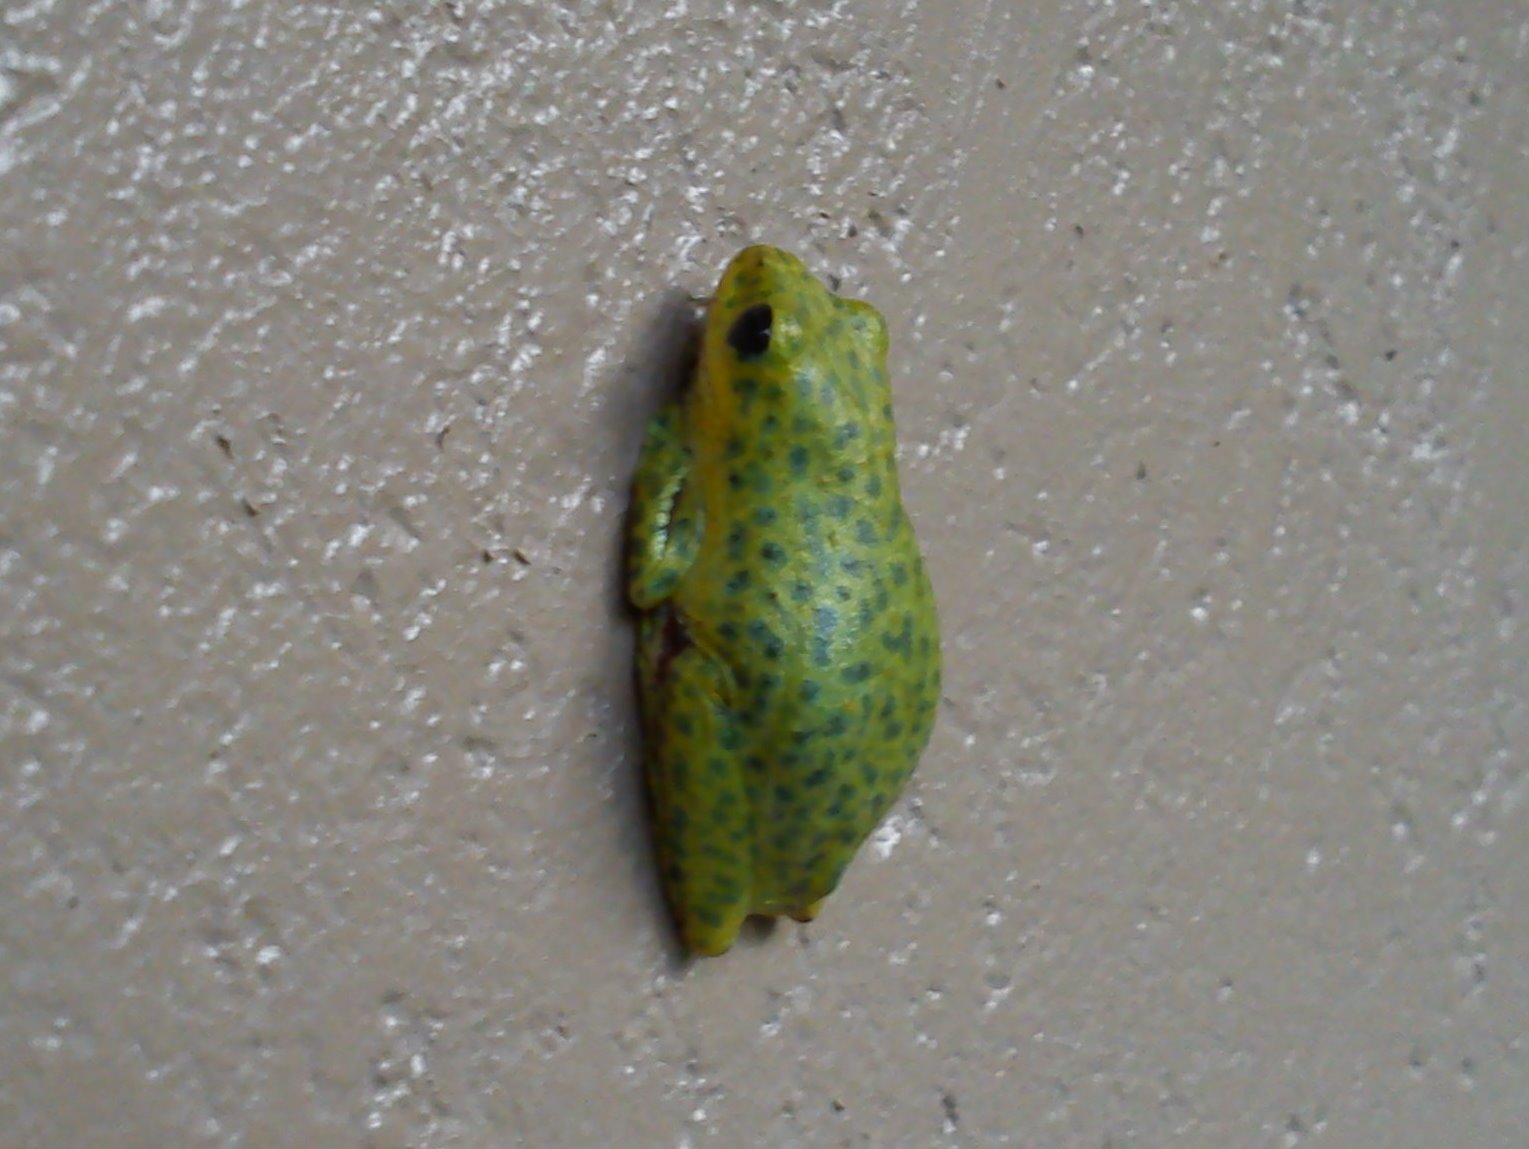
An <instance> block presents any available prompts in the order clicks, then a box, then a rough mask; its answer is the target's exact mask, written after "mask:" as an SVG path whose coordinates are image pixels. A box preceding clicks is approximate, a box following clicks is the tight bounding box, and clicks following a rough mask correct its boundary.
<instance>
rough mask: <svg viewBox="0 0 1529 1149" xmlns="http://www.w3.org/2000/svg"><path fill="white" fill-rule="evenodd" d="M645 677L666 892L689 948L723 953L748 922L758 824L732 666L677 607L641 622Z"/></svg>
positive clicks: (656, 831) (656, 834) (651, 783)
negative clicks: (734, 704)
mask: <svg viewBox="0 0 1529 1149" xmlns="http://www.w3.org/2000/svg"><path fill="white" fill-rule="evenodd" d="M640 643H641V649H640V661H639V677H638V681H639V684H640V686H641V689H642V709H643V718H644V725H645V726H646V734H647V753H646V757H647V777H648V793H649V798H650V804H651V808H652V814H653V839H654V845H655V847H656V851H657V854H658V863H659V871H660V873H661V874H662V875H663V883H664V892H665V894H666V895H667V897H668V900H669V905H670V908H671V909H672V910H673V912H674V916H675V919H676V922H677V924H678V926H679V931H680V936H681V937H682V938H683V939H684V942H685V945H686V946H687V947H688V948H689V949H690V950H691V951H692V952H694V953H697V954H702V955H704V956H713V955H716V954H720V953H724V952H726V951H727V949H728V948H729V947H731V946H732V944H733V941H734V939H735V938H737V936H738V930H739V927H740V926H742V924H743V920H744V918H746V917H747V916H748V913H749V906H750V903H751V901H752V898H753V885H754V820H753V814H752V812H751V807H750V805H749V795H748V789H747V783H746V780H745V778H744V769H745V768H744V765H743V753H742V751H741V748H740V732H739V730H738V724H737V720H736V718H735V716H734V714H733V712H732V708H731V705H730V702H729V696H730V694H731V688H730V677H729V675H728V673H727V670H726V667H725V666H724V665H723V664H722V663H721V662H720V661H718V660H716V659H715V658H714V657H713V656H711V655H709V654H708V653H707V652H706V651H704V650H702V649H701V648H700V647H699V646H696V645H695V644H694V643H693V642H691V641H690V639H689V636H688V635H687V634H686V633H685V631H684V625H683V621H682V620H681V619H680V617H679V614H678V612H677V611H676V610H675V609H674V607H673V606H671V605H667V604H666V605H662V606H660V607H659V608H658V609H657V610H655V611H652V612H650V613H648V614H645V615H644V616H643V618H642V631H641V636H640Z"/></svg>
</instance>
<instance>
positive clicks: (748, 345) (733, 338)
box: [727, 303, 775, 359]
mask: <svg viewBox="0 0 1529 1149" xmlns="http://www.w3.org/2000/svg"><path fill="white" fill-rule="evenodd" d="M774 322H775V309H774V308H772V307H771V306H770V305H769V304H768V303H756V304H754V306H753V307H750V308H749V309H748V310H747V311H745V312H743V313H742V314H741V315H739V316H738V318H737V319H735V320H733V325H732V327H730V328H728V332H727V343H728V346H729V347H731V348H732V349H733V350H734V351H736V352H738V358H739V359H758V358H759V357H760V356H761V355H763V354H764V353H765V352H766V351H768V350H769V349H770V326H771V324H773V323H774Z"/></svg>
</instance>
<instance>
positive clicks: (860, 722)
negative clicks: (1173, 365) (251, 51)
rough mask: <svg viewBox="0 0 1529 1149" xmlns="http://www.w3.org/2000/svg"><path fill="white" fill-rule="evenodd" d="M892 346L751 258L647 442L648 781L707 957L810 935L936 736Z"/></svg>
mask: <svg viewBox="0 0 1529 1149" xmlns="http://www.w3.org/2000/svg"><path fill="white" fill-rule="evenodd" d="M886 353H887V330H886V322H885V321H884V320H883V319H882V317H881V315H880V313H879V312H877V310H876V309H875V308H874V307H872V306H870V305H869V304H867V303H861V302H859V301H855V300H848V299H841V298H839V297H838V296H837V295H834V294H833V293H832V292H831V291H829V290H828V289H827V288H826V287H824V286H823V285H822V284H821V283H819V282H818V280H817V279H815V278H814V277H813V276H812V274H811V273H810V272H809V271H808V270H807V268H806V267H805V266H804V265H803V264H802V262H801V260H799V259H797V258H796V257H795V256H793V255H789V254H787V253H786V252H784V251H779V250H777V249H775V248H773V247H763V246H761V247H750V248H746V249H745V250H744V251H742V252H740V253H739V254H738V255H737V256H736V257H734V259H733V261H732V263H730V264H729V265H728V267H727V270H726V271H725V272H724V273H723V275H722V281H721V283H720V284H719V285H718V287H717V293H716V295H715V297H714V298H713V299H712V301H711V304H710V306H709V309H708V311H707V316H706V323H705V329H704V334H703V337H702V345H701V353H700V361H699V364H698V365H697V368H696V373H695V377H694V379H693V381H692V383H691V386H690V388H689V391H688V392H687V394H686V395H685V396H684V397H683V398H682V399H681V400H679V401H678V402H676V403H674V404H672V405H670V406H669V407H667V408H665V409H664V410H663V411H662V412H660V413H659V415H658V416H657V417H656V418H655V419H654V420H653V422H652V424H651V425H650V426H649V428H648V433H647V438H646V440H645V441H644V443H643V448H642V456H641V460H640V462H639V464H638V469H637V476H636V481H635V484H634V491H633V504H632V516H631V522H632V533H631V540H630V550H629V552H628V560H627V578H628V586H629V593H630V595H631V600H632V603H633V604H634V605H635V606H636V607H637V609H638V610H639V611H640V612H641V624H640V633H639V640H638V653H637V660H638V685H639V693H640V697H641V702H642V714H643V724H644V730H645V738H646V743H647V746H646V759H647V763H646V764H647V778H648V788H649V793H650V798H651V808H652V814H653V819H654V838H655V842H656V846H657V854H658V861H659V865H660V868H661V871H662V877H663V883H664V888H665V891H666V893H667V895H668V899H669V902H670V905H671V906H672V908H673V910H674V914H675V917H676V918H677V919H678V923H679V928H680V933H681V935H682V937H683V939H684V941H685V944H686V945H687V946H688V947H689V948H690V949H691V950H692V951H694V952H695V953H698V954H708V955H709V954H720V953H723V952H724V951H726V950H727V949H728V948H729V947H730V946H731V945H732V944H733V941H734V939H735V938H736V937H737V935H738V929H739V927H740V926H741V925H742V923H743V920H744V918H746V917H747V916H748V915H750V914H763V915H769V916H774V915H779V914H787V915H789V916H791V917H793V918H795V919H796V920H798V921H809V920H811V919H812V918H813V916H814V915H816V913H817V912H818V909H819V906H820V905H821V903H822V901H823V899H824V898H825V897H827V896H828V894H830V893H832V892H833V889H834V887H835V886H837V885H838V883H839V878H840V876H841V875H842V874H843V873H844V870H845V867H847V866H848V865H849V862H850V859H851V858H853V857H854V855H855V852H856V850H858V849H859V847H860V844H861V843H862V842H863V841H864V840H865V838H866V836H867V835H868V834H869V833H870V832H871V831H872V830H873V829H874V828H875V827H876V824H877V823H878V822H879V821H880V820H881V818H882V816H883V815H884V814H885V813H886V812H887V809H888V807H889V806H891V804H892V802H893V801H894V800H895V799H896V797H897V795H898V793H899V792H900V791H901V790H902V788H903V784H904V783H905V782H906V781H907V780H908V776H909V775H910V774H911V773H912V772H913V767H914V765H915V764H916V763H917V761H918V758H919V755H920V754H921V753H922V752H923V750H924V746H925V744H926V743H927V742H928V740H929V731H930V728H931V727H932V725H933V724H934V713H935V707H936V704H937V702H938V699H939V693H940V639H939V626H938V622H937V620H936V617H935V605H934V594H933V592H932V590H931V588H930V585H929V577H928V575H927V574H926V573H925V570H924V561H923V557H922V556H921V555H920V553H919V547H918V540H917V539H916V538H915V537H914V534H913V528H912V526H911V525H910V524H909V522H908V517H907V515H906V514H905V513H904V511H903V505H902V499H901V496H900V494H899V491H898V483H897V458H896V454H897V442H896V435H895V431H894V428H893V425H892V403H891V390H890V387H889V386H888V383H887V369H886Z"/></svg>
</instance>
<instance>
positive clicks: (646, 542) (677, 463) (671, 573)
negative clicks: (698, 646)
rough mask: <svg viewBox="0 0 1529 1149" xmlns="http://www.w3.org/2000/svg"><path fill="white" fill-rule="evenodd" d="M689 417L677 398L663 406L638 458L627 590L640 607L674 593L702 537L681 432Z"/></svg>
mask: <svg viewBox="0 0 1529 1149" xmlns="http://www.w3.org/2000/svg"><path fill="white" fill-rule="evenodd" d="M683 418H684V413H683V411H682V410H681V409H680V406H679V404H677V403H671V404H669V406H667V407H665V408H664V409H663V410H662V411H660V412H659V413H658V415H656V416H655V417H654V419H653V421H652V422H651V423H649V424H648V433H647V437H646V438H645V439H644V440H643V444H642V454H641V455H640V456H639V458H638V460H637V478H636V481H635V482H634V483H633V487H632V516H631V523H632V534H631V538H630V540H629V541H628V548H627V593H628V595H629V596H630V597H631V600H632V605H633V606H635V607H636V608H637V609H638V610H651V609H652V608H653V607H654V606H656V605H657V604H658V603H660V602H662V601H663V600H664V599H666V598H668V597H669V595H671V594H673V593H674V588H675V587H676V586H677V585H678V584H679V581H680V579H681V578H683V577H684V575H685V572H686V571H688V570H689V569H690V565H691V563H693V562H695V555H696V549H697V547H698V546H699V544H700V541H701V530H702V525H703V519H702V513H701V505H700V499H699V498H698V496H697V493H696V487H695V484H694V483H691V482H690V481H689V480H690V474H691V459H690V451H689V449H688V448H687V447H686V446H685V443H684V440H683V439H682V438H681V437H680V436H681V421H682V420H683Z"/></svg>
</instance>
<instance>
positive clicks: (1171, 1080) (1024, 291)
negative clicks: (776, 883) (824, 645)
mask: <svg viewBox="0 0 1529 1149" xmlns="http://www.w3.org/2000/svg"><path fill="white" fill-rule="evenodd" d="M665 9H667V10H665ZM1526 76H1529V15H1526V12H1525V9H1524V8H1523V6H1522V5H1521V4H1517V3H1515V2H1514V0H1473V2H1472V3H1459V2H1456V0H1396V2H1393V0H1350V2H1347V3H1339V2H1336V0H1334V2H1326V0H1304V2H1292V3H1275V2H1273V0H1267V2H1266V0H1235V2H1230V3H1209V2H1206V3H1190V2H1187V0H1186V2H1178V3H1173V2H1163V3H1158V2H1153V0H1148V2H1126V0H1119V2H1116V0H1038V2H1036V3H1025V4H1020V3H975V2H971V0H922V2H919V0H907V2H903V3H893V2H890V0H887V2H883V0H839V2H833V3H828V2H823V3H801V4H798V3H789V2H786V0H778V2H759V3H743V2H738V3H720V2H714V0H689V2H686V0H676V2H675V3H673V4H646V3H638V2H636V0H604V2H597V0H587V2H573V0H569V2H566V3H557V4H542V3H535V4H511V3H488V2H484V3H478V2H475V0H451V2H446V3H429V4H426V3H416V4H410V3H403V2H399V0H394V2H389V3H380V4H361V3H328V4H323V3H288V4H281V3H276V2H274V0H251V2H248V3H244V4H240V5H236V4H224V3H215V2H213V0H188V2H177V0H153V2H149V3H135V4H124V3H117V2H106V0H98V2H94V3H68V2H57V3H52V2H49V0H26V2H17V3H10V4H7V5H5V6H4V8H3V9H0V642H3V645H0V994H3V996H0V1145H3V1146H6V1147H11V1146H18V1147H27V1149H31V1147H38V1149H69V1147H75V1146H79V1147H87V1146H102V1145H111V1146H115V1147H121V1149H133V1147H139V1146H141V1147H144V1149H157V1147H161V1146H237V1147H246V1146H248V1147H266V1146H294V1147H299V1146H300V1147H311V1146H368V1147H378V1149H382V1147H393V1146H398V1147H402V1146H421V1147H425V1146H428V1147H435V1146H460V1147H470V1149H476V1147H479V1146H484V1147H488V1146H496V1147H497V1146H574V1147H579V1146H604V1145H633V1146H665V1147H667V1146H684V1147H692V1146H693V1147H696V1149H699V1147H702V1146H708V1145H716V1146H734V1145H763V1146H771V1147H775V1146H780V1147H785V1146H830V1145H832V1146H916V1147H923V1146H947V1145H948V1146H998V1145H1008V1146H1022V1147H1051V1146H1057V1147H1072V1146H1078V1147H1083V1149H1100V1147H1104V1146H1112V1147H1114V1149H1122V1147H1124V1146H1174V1147H1175V1149H1184V1147H1204V1149H1228V1147H1233V1146H1273V1147H1283V1149H1293V1147H1295V1146H1304V1145H1311V1146H1335V1147H1343V1149H1348V1147H1356V1149H1357V1147H1373V1146H1388V1147H1398V1146H1399V1147H1417V1149H1437V1147H1439V1146H1452V1147H1465V1149H1475V1147H1481V1149H1498V1147H1506V1146H1509V1145H1521V1144H1529V1141H1525V1140H1524V1138H1525V1137H1526V1136H1529V1134H1526V1133H1525V1129H1526V1128H1529V1049H1526V1042H1529V825H1526V823H1529V810H1526V806H1529V793H1526V786H1529V783H1526V769H1525V767H1526V750H1525V746H1526V744H1529V634H1526V612H1529V541H1526V540H1529V497H1526V496H1529V448H1526V435H1529V394H1526V390H1525V388H1526V373H1529V340H1526V334H1525V332H1526V330H1529V303H1526V301H1529V271H1526V268H1529V250H1526V246H1529V221H1526V208H1525V204H1526V202H1529V179H1526V167H1525V156H1526V154H1529V134H1526V124H1529V112H1526V108H1529V100H1526V91H1525V86H1524V85H1525V78H1526ZM748 240H765V241H769V242H773V243H776V244H779V245H781V246H786V247H789V248H791V249H793V250H795V251H797V252H799V253H800V254H801V255H803V256H804V257H805V258H806V259H807V260H808V262H809V263H810V264H811V265H812V266H813V267H814V268H815V269H816V270H818V271H820V272H821V273H823V274H824V275H830V274H831V275H835V276H839V277H841V278H842V280H843V284H844V289H845V290H846V291H847V292H850V293H852V294H855V295H862V296H865V297H868V298H870V299H872V300H873V301H874V302H876V303H877V304H878V305H879V306H880V307H881V308H882V309H883V310H884V311H885V312H886V313H887V315H888V318H889V320H890V322H891V325H892V331H893V339H894V351H895V361H894V373H895V387H896V396H897V403H898V412H899V418H900V430H901V440H902V444H903V454H904V468H905V470H904V483H905V487H906V490H907V496H908V500H909V504H910V509H911V512H912V514H913V517H914V519H915V521H916V523H917V525H918V528H919V530H920V532H921V534H922V536H923V538H924V539H925V541H926V543H927V546H928V549H929V555H930V560H931V565H932V571H933V576H934V580H935V584H936V588H937V590H938V593H939V596H940V601H941V604H942V610H943V616H944V620H945V640H946V660H947V680H948V681H947V691H948V696H947V698H946V701H945V704H944V707H943V709H942V712H941V716H940V722H939V726H938V729H937V731H936V734H935V737H934V740H933V743H932V745H931V747H930V750H929V753H928V755H927V757H926V758H925V761H924V765H923V768H922V771H921V773H920V775H919V777H918V779H917V780H916V782H915V784H914V786H913V787H912V789H911V790H910V792H909V793H908V795H907V796H906V798H905V799H904V801H903V802H902V804H901V805H900V806H899V808H898V810H897V812H896V814H895V815H894V817H893V818H892V820H891V822H890V823H889V824H888V827H887V829H886V831H885V832H884V834H883V835H882V836H881V837H880V839H879V840H878V842H877V844H876V846H875V847H874V848H871V849H868V850H867V851H866V852H865V854H864V855H863V857H862V858H861V860H860V861H859V862H858V863H857V864H856V866H855V867H854V868H853V869H852V871H851V872H850V875H849V877H848V879H847V881H846V883H845V886H844V888H843V889H842V890H841V891H840V893H839V894H838V895H837V896H836V898H835V899H834V900H833V901H832V902H831V903H830V905H829V908H828V910H827V912H826V913H825V914H824V915H823V917H822V918H821V919H820V920H819V921H818V922H817V923H816V924H814V925H812V926H810V927H805V928H804V927H798V926H795V925H784V926H782V927H780V928H778V929H776V930H775V931H774V932H773V933H770V934H763V933H759V932H756V933H754V934H751V935H750V936H749V937H747V938H746V939H745V941H744V943H743V944H742V945H741V946H740V947H739V948H738V949H737V950H735V951H734V952H733V953H732V954H730V955H728V956H727V957H726V958H723V959H720V960H716V961H712V962H707V963H703V964H699V965H687V964H685V963H684V962H682V961H681V960H680V959H679V955H678V954H677V953H676V951H675V948H674V943H673V941H672V938H671V935H670V932H669V929H668V925H667V922H666V920H665V917H664V913H663V908H662V905H661V902H660V898H659V896H658V892H657V887H656V885H655V882H654V877H653V873H652V868H651V863H650V859H649V856H648V847H647V841H646V837H645V831H644V828H643V825H642V821H641V803H640V799H639V795H640V790H639V779H638V758H637V747H636V744H635V726H634V715H633V700H632V697H631V691H630V679H629V669H628V667H629V659H630V653H631V641H632V635H631V627H630V623H629V620H628V619H627V618H626V617H625V616H624V614H623V613H622V611H621V609H620V607H619V587H618V582H617V569H616V558H617V554H618V548H619V537H618V536H619V531H620V526H621V519H622V514H623V510H624V507H625V503H626V484H627V481H628V477H629V475H630V471H631V468H632V465H633V462H634V460H635V456H636V450H637V445H638V443H639V440H640V436H641V431H642V425H643V422H644V420H645V418H646V417H647V415H648V414H649V413H650V412H651V411H652V410H653V409H654V406H655V405H656V403H657V402H658V400H659V397H660V396H661V395H662V394H664V393H665V392H666V390H667V389H668V388H670V387H671V386H672V385H673V378H672V376H673V374H674V370H675V364H676V361H677V359H678V357H679V348H680V346H681V345H682V343H683V340H684V332H685V325H686V323H687V321H688V320H687V317H688V315H689V309H688V307H687V305H686V302H685V293H686V292H690V293H694V294H697V295H702V294H704V293H705V292H706V291H707V290H708V289H709V286H710V284H711V282H712V281H713V279H714V277H715V275H716V274H717V272H718V271H719V270H720V268H721V265H722V264H723V263H724V262H725V260H726V259H727V257H728V256H729V255H730V254H731V253H732V252H733V250H735V249H736V248H737V247H738V246H740V245H741V244H742V243H744V242H745V241H748Z"/></svg>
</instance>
